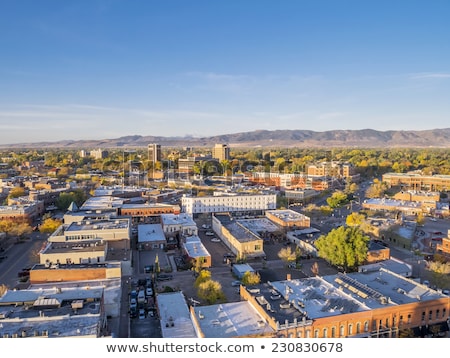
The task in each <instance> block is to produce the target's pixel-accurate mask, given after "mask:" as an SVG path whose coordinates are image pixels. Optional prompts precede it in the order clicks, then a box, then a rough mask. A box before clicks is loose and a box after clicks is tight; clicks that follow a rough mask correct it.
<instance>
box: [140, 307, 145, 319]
mask: <svg viewBox="0 0 450 358" xmlns="http://www.w3.org/2000/svg"><path fill="white" fill-rule="evenodd" d="M144 318H145V310H144V309H140V310H139V319H144Z"/></svg>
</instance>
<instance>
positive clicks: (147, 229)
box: [138, 224, 166, 242]
mask: <svg viewBox="0 0 450 358" xmlns="http://www.w3.org/2000/svg"><path fill="white" fill-rule="evenodd" d="M165 239H166V237H165V235H164V231H163V229H162V226H161V224H140V225H138V242H159V241H165Z"/></svg>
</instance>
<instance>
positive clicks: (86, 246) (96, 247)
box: [41, 240, 106, 254]
mask: <svg viewBox="0 0 450 358" xmlns="http://www.w3.org/2000/svg"><path fill="white" fill-rule="evenodd" d="M105 249H106V244H105V243H104V242H103V241H102V240H86V241H78V242H69V241H65V242H52V241H50V242H49V243H48V244H47V246H46V247H45V248H44V249H43V250H42V251H41V253H42V254H58V253H63V252H68V251H71V250H74V251H75V250H76V251H77V252H95V251H100V252H104V251H105Z"/></svg>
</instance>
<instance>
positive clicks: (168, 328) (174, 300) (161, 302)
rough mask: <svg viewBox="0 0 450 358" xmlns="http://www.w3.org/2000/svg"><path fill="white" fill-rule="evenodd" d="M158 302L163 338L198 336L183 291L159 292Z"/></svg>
mask: <svg viewBox="0 0 450 358" xmlns="http://www.w3.org/2000/svg"><path fill="white" fill-rule="evenodd" d="M156 302H157V304H158V310H159V314H160V322H161V331H162V337H163V338H198V336H197V333H196V330H195V328H194V324H193V323H192V319H191V314H190V312H189V308H188V305H187V303H186V300H185V298H184V295H183V293H182V292H180V291H179V292H169V293H159V294H158V295H157V297H156Z"/></svg>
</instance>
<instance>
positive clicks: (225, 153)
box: [212, 144, 230, 161]
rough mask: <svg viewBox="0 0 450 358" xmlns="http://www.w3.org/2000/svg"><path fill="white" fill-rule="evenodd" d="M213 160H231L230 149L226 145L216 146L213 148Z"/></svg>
mask: <svg viewBox="0 0 450 358" xmlns="http://www.w3.org/2000/svg"><path fill="white" fill-rule="evenodd" d="M212 156H213V158H215V159H218V160H219V161H221V160H228V159H230V147H228V145H226V144H216V145H215V146H214V148H213V153H212Z"/></svg>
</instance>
